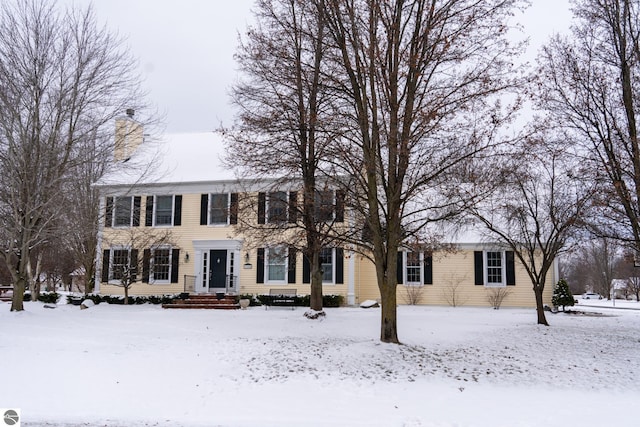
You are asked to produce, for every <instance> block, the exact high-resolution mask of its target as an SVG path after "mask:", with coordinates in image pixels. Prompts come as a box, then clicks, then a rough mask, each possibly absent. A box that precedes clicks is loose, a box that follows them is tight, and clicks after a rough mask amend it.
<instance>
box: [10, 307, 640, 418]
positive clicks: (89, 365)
mask: <svg viewBox="0 0 640 427" xmlns="http://www.w3.org/2000/svg"><path fill="white" fill-rule="evenodd" d="M607 303H608V304H609V305H611V301H589V304H595V305H601V306H600V307H586V306H584V305H583V301H581V300H579V304H578V306H577V307H574V308H573V310H574V311H575V310H579V312H580V313H581V314H566V313H558V314H552V313H548V314H547V316H548V320H549V322H550V323H551V326H550V327H544V326H538V325H536V324H535V319H536V317H535V311H534V310H530V309H500V310H493V309H489V308H470V307H457V308H451V307H424V306H400V307H399V308H398V321H399V335H400V339H401V341H402V342H403V345H400V346H398V345H393V344H383V343H381V342H380V341H379V340H378V335H379V326H380V325H379V322H380V309H379V308H371V309H366V310H365V309H362V308H358V307H349V308H336V309H326V310H325V311H326V312H327V316H326V317H325V318H323V319H322V320H309V319H306V318H305V317H304V316H303V313H304V312H305V309H304V308H298V309H296V310H291V309H289V308H282V309H278V308H272V309H269V310H265V309H263V308H262V307H250V308H249V309H248V310H236V311H216V310H166V309H162V308H160V307H159V306H153V305H141V306H117V305H107V304H99V305H96V306H94V307H91V308H89V309H86V310H80V308H79V307H78V306H72V305H59V306H58V307H57V308H56V309H54V310H47V309H44V308H43V305H42V304H41V303H31V302H30V303H25V308H26V310H25V311H23V312H19V313H11V312H9V303H0V360H2V368H1V372H0V374H1V375H2V381H0V406H1V407H4V408H17V409H21V414H22V421H23V423H22V425H24V426H60V427H61V426H67V427H72V426H73V427H76V426H89V425H92V426H93V425H100V426H134V427H135V426H300V425H304V426H407V427H416V426H424V427H462V426H469V427H471V426H473V427H485V426H486V427H488V426H505V427H506V426H509V427H513V426H516V427H529V426H531V427H533V426H542V425H544V426H550V427H553V426H558V427H560V426H562V427H566V426H581V427H592V426H593V427H595V426H598V427H600V426H602V425H606V426H636V425H637V423H638V421H637V415H635V414H634V411H633V408H635V407H636V405H637V402H638V399H639V398H640V381H638V378H639V375H640V359H639V357H638V355H639V354H640V310H639V309H640V305H639V304H638V303H625V304H624V305H625V308H628V309H625V310H621V309H613V308H611V307H607V306H606V304H607ZM618 305H619V301H616V306H618Z"/></svg>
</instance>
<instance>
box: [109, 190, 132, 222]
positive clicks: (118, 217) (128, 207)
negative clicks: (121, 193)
mask: <svg viewBox="0 0 640 427" xmlns="http://www.w3.org/2000/svg"><path fill="white" fill-rule="evenodd" d="M114 213H115V215H114V221H113V225H114V226H116V227H125V226H126V227H129V226H131V218H132V216H133V197H131V196H129V197H116V198H115V202H114Z"/></svg>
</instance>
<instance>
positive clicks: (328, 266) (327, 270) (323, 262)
mask: <svg viewBox="0 0 640 427" xmlns="http://www.w3.org/2000/svg"><path fill="white" fill-rule="evenodd" d="M334 252H335V251H334V249H333V248H322V249H321V250H320V269H321V270H322V283H333V277H334V273H333V267H334V265H335V262H334Z"/></svg>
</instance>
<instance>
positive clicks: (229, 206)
mask: <svg viewBox="0 0 640 427" xmlns="http://www.w3.org/2000/svg"><path fill="white" fill-rule="evenodd" d="M237 223H238V193H212V194H202V195H201V196H200V225H216V226H219V225H234V224H237Z"/></svg>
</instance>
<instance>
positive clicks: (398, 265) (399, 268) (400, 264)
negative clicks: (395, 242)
mask: <svg viewBox="0 0 640 427" xmlns="http://www.w3.org/2000/svg"><path fill="white" fill-rule="evenodd" d="M403 265H404V263H403V262H402V251H399V252H398V260H397V262H396V279H398V285H402V283H403V282H404V280H402V278H403V277H404V274H402V267H403Z"/></svg>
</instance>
